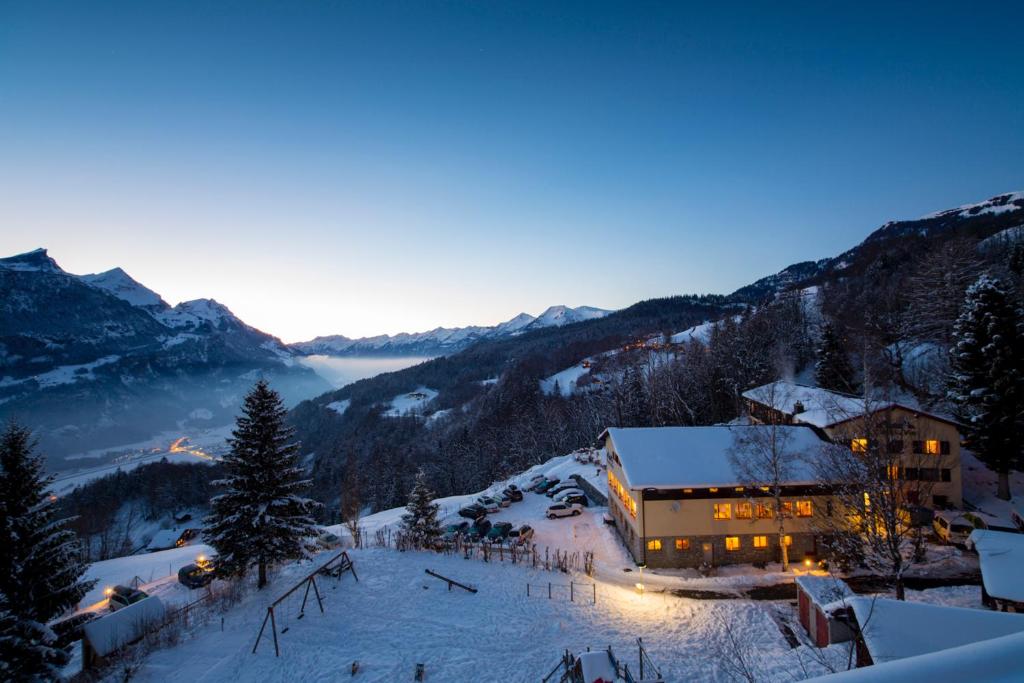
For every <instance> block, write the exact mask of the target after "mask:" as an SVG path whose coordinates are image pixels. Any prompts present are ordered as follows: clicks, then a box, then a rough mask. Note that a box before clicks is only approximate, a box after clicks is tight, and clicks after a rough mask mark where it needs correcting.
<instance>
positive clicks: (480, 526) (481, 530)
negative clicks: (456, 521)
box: [464, 518, 491, 543]
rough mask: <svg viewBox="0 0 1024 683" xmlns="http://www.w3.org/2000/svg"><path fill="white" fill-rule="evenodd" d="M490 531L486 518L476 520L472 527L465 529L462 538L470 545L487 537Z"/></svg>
mask: <svg viewBox="0 0 1024 683" xmlns="http://www.w3.org/2000/svg"><path fill="white" fill-rule="evenodd" d="M490 530H491V522H490V520H488V519H486V518H481V519H478V520H477V521H476V522H475V523H474V524H473V526H471V527H469V528H468V529H466V533H465V535H464V538H466V539H467V540H469V541H470V542H472V543H475V542H477V541H479V540H480V539H481V538H483V537H484V536H486V535H487V532H488V531H490Z"/></svg>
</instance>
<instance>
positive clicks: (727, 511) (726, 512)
mask: <svg viewBox="0 0 1024 683" xmlns="http://www.w3.org/2000/svg"><path fill="white" fill-rule="evenodd" d="M715 519H732V504H730V503H715Z"/></svg>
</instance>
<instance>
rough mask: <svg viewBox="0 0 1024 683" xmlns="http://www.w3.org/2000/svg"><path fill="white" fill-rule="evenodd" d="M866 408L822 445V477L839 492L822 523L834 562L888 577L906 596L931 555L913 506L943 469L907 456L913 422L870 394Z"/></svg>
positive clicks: (900, 594)
mask: <svg viewBox="0 0 1024 683" xmlns="http://www.w3.org/2000/svg"><path fill="white" fill-rule="evenodd" d="M863 406H864V409H863V411H862V412H861V413H860V414H859V415H852V416H850V419H848V420H847V421H846V422H845V423H844V424H845V425H847V426H846V427H845V428H844V429H842V430H840V431H838V432H836V433H835V434H834V437H833V440H834V442H835V443H832V444H828V445H826V446H824V447H823V448H822V449H821V452H820V457H819V458H818V459H817V462H816V469H817V477H818V480H819V482H820V483H821V484H822V485H824V486H826V487H828V488H829V489H830V490H831V491H832V509H831V511H830V513H831V514H826V515H824V516H820V517H817V518H816V522H815V523H816V525H818V526H819V529H818V531H819V532H820V533H822V535H823V536H824V537H825V538H826V539H827V541H826V542H827V544H828V545H829V546H830V547H831V550H832V553H833V555H834V559H837V560H839V561H840V562H841V563H843V564H856V565H860V566H863V567H866V568H867V569H869V570H871V571H873V572H875V573H877V574H879V575H881V576H884V577H886V578H888V579H889V580H890V581H892V583H893V584H894V585H895V587H896V597H897V598H898V599H899V600H903V599H904V598H905V590H904V582H905V575H906V572H907V570H908V569H909V568H910V567H912V566H913V565H915V564H918V563H921V562H923V561H924V560H925V557H924V545H923V543H924V538H923V534H922V531H921V529H920V528H919V527H917V526H915V524H914V523H913V519H912V513H913V509H914V508H915V507H916V506H918V505H919V504H920V503H922V502H923V501H925V500H928V499H929V498H930V492H931V489H932V488H933V485H934V482H935V481H937V480H938V479H939V469H938V468H937V467H935V466H934V462H926V461H925V460H924V459H923V458H918V457H917V456H914V455H909V456H908V455H907V454H905V451H906V445H907V441H905V440H904V439H905V437H906V435H907V434H908V430H909V429H910V425H908V424H906V423H905V422H904V421H902V420H900V419H898V418H897V417H896V415H895V414H894V412H893V410H892V409H891V408H890V407H889V404H888V403H884V402H876V401H873V400H871V399H868V398H865V399H864V401H863ZM919 437H920V435H918V438H919Z"/></svg>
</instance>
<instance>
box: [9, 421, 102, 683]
mask: <svg viewBox="0 0 1024 683" xmlns="http://www.w3.org/2000/svg"><path fill="white" fill-rule="evenodd" d="M33 450H34V444H33V443H32V439H31V434H30V432H29V431H28V430H27V429H25V428H24V427H21V426H18V425H15V424H13V423H12V424H9V425H8V426H7V427H6V429H5V430H4V432H3V434H2V435H0V548H3V552H2V553H0V679H3V680H52V679H55V678H59V677H60V668H61V667H62V666H64V665H65V664H66V663H67V662H68V659H69V654H68V652H67V651H66V650H64V649H62V648H60V647H58V646H57V645H56V643H55V639H56V636H55V635H54V633H53V631H52V630H51V629H50V628H49V627H48V626H47V625H46V624H47V622H49V621H52V620H53V619H55V618H57V617H58V616H60V615H61V614H63V613H64V612H65V611H67V610H68V609H70V608H72V607H74V606H75V605H77V604H78V602H79V601H80V600H81V599H82V598H83V597H84V596H85V594H86V593H87V592H88V591H89V590H90V589H91V588H92V586H93V585H94V583H95V582H94V581H80V580H79V579H80V578H81V576H82V574H84V573H85V569H86V565H85V563H83V562H82V561H81V559H80V554H81V553H80V550H81V549H80V548H79V546H78V543H77V541H76V539H75V535H74V534H73V533H72V532H71V531H70V530H68V529H67V528H66V527H65V521H64V520H54V518H53V514H54V508H53V504H52V501H51V499H50V497H49V494H47V492H46V489H47V487H48V486H49V485H50V483H51V481H52V477H47V476H45V475H44V474H43V463H42V458H40V457H39V456H36V455H34V454H33Z"/></svg>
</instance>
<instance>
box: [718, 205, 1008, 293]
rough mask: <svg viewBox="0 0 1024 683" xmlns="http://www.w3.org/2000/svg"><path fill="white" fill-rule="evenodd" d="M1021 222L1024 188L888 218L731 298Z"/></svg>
mask: <svg viewBox="0 0 1024 683" xmlns="http://www.w3.org/2000/svg"><path fill="white" fill-rule="evenodd" d="M1022 223H1024V191H1019V192H1007V193H1004V194H1000V195H996V196H994V197H992V198H990V199H986V200H985V201H983V202H978V203H976V204H965V205H964V206H958V207H956V208H952V209H944V210H942V211H936V212H934V213H930V214H927V215H924V216H921V217H920V218H915V219H911V220H895V221H889V222H888V223H886V224H884V225H882V226H881V227H880V228H878V229H877V230H875V231H874V232H872V233H871V234H870V235H868V236H867V238H865V239H864V241H863V242H861V243H860V244H858V245H857V246H855V247H853V248H852V249H849V250H847V251H845V252H843V253H842V254H839V255H838V256H833V257H831V258H824V259H821V260H819V261H803V262H801V263H795V264H793V265H791V266H787V267H786V268H784V269H783V270H781V271H779V272H778V273H775V274H773V275H769V276H767V277H763V278H761V279H760V280H757V281H756V282H753V283H751V284H749V285H747V286H745V287H742V288H740V289H738V290H736V291H735V292H733V294H732V295H731V296H732V298H734V299H736V300H739V301H744V302H750V303H757V302H758V301H761V300H763V299H765V298H767V297H771V296H774V295H775V294H777V293H779V292H782V291H786V290H790V289H797V288H802V287H807V286H810V285H815V284H819V283H820V282H822V281H823V280H825V279H829V278H833V277H849V276H857V275H860V274H861V271H862V270H863V269H864V267H866V265H867V264H869V263H872V262H874V260H875V257H876V256H877V255H878V254H879V253H881V252H886V251H890V250H900V249H910V250H912V249H913V248H914V241H915V240H927V239H931V238H940V239H941V238H943V237H944V236H947V235H960V236H968V235H970V236H972V237H975V238H978V239H985V238H988V237H991V236H993V235H996V234H1000V233H1005V232H1006V231H1007V230H1008V229H1010V228H1013V227H1016V226H1020V225H1021V224H1022ZM1006 234H1008V233H1006Z"/></svg>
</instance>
